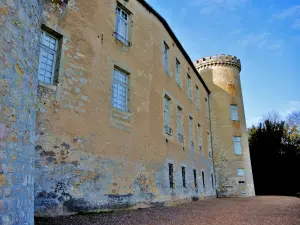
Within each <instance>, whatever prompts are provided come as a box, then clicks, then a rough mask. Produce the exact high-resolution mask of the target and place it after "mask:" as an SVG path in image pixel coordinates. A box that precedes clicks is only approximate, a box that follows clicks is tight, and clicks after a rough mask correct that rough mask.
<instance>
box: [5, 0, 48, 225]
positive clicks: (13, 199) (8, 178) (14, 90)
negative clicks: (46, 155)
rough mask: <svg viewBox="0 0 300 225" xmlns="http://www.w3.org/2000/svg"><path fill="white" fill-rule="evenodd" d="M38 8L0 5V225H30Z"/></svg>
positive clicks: (32, 3) (13, 1)
mask: <svg viewBox="0 0 300 225" xmlns="http://www.w3.org/2000/svg"><path fill="white" fill-rule="evenodd" d="M41 14H42V3H41V1H37V0H26V1H19V0H10V1H7V0H0V30H1V32H0V224H1V225H2V224H3V225H12V224H15V225H17V224H18V225H19V224H20V225H21V224H22V225H25V224H27V225H33V224H34V162H35V148H34V144H35V141H36V138H35V124H36V116H35V114H36V110H35V106H36V93H37V83H38V81H37V69H38V63H39V43H40V41H39V39H40V33H41V32H40V21H41Z"/></svg>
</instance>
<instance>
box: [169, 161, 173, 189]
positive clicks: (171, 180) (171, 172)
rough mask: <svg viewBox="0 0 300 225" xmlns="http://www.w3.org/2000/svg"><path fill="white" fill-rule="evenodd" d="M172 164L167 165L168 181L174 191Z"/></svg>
mask: <svg viewBox="0 0 300 225" xmlns="http://www.w3.org/2000/svg"><path fill="white" fill-rule="evenodd" d="M173 173H174V172H173V164H172V163H169V181H170V188H172V189H174V174H173Z"/></svg>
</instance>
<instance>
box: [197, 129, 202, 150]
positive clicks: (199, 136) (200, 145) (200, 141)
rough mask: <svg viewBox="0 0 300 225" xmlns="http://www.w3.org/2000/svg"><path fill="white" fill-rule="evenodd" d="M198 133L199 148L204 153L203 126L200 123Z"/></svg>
mask: <svg viewBox="0 0 300 225" xmlns="http://www.w3.org/2000/svg"><path fill="white" fill-rule="evenodd" d="M197 132H198V148H199V151H201V152H203V151H202V135H201V134H202V126H201V124H200V123H198V125H197Z"/></svg>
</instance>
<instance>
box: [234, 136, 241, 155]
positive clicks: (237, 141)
mask: <svg viewBox="0 0 300 225" xmlns="http://www.w3.org/2000/svg"><path fill="white" fill-rule="evenodd" d="M233 146H234V153H235V154H236V155H241V154H242V146H241V137H233Z"/></svg>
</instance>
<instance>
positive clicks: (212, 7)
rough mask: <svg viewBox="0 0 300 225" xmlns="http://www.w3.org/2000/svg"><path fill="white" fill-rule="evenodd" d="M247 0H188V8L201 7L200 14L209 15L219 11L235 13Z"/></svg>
mask: <svg viewBox="0 0 300 225" xmlns="http://www.w3.org/2000/svg"><path fill="white" fill-rule="evenodd" d="M247 1H248V0H190V1H187V4H188V6H190V7H201V8H200V14H202V15H209V14H211V13H215V12H218V11H221V10H229V11H235V10H237V9H238V8H240V7H242V6H243V5H244V4H245V3H246V2H247Z"/></svg>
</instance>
